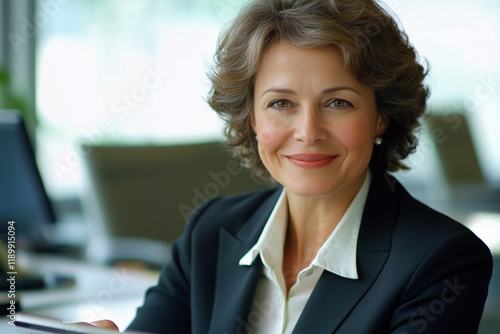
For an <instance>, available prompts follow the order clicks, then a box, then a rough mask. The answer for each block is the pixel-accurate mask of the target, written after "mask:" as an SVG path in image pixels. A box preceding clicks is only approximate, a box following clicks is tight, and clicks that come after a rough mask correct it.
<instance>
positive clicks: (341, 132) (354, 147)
mask: <svg viewBox="0 0 500 334" xmlns="http://www.w3.org/2000/svg"><path fill="white" fill-rule="evenodd" d="M372 132H373V129H372V128H371V127H369V126H367V125H366V123H362V122H361V123H351V124H346V125H345V126H343V127H340V128H339V129H338V131H336V133H337V139H338V140H339V141H340V142H341V143H342V146H344V147H345V148H346V149H347V150H349V151H351V153H356V152H358V153H360V154H361V153H363V152H371V148H372V141H373V137H374V135H373V133H372Z"/></svg>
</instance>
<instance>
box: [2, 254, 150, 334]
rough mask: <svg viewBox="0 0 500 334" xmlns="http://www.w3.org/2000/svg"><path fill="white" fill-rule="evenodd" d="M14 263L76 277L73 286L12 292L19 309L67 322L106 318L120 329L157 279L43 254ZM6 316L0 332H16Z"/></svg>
mask: <svg viewBox="0 0 500 334" xmlns="http://www.w3.org/2000/svg"><path fill="white" fill-rule="evenodd" d="M18 265H22V266H23V267H25V268H33V269H35V270H39V271H42V272H43V271H46V272H56V273H60V274H67V275H72V276H73V277H75V278H76V284H75V285H74V286H70V287H61V288H55V289H47V290H37V291H28V292H23V293H21V294H18V293H16V295H17V297H19V298H20V299H19V300H20V303H21V307H22V312H24V313H30V314H35V315H40V316H47V317H51V318H57V319H61V320H64V321H69V322H73V321H85V322H90V321H95V320H101V319H110V320H113V321H114V322H115V323H116V324H117V325H118V327H119V328H120V330H124V329H125V328H126V327H127V325H128V324H129V323H130V322H131V321H132V319H133V317H134V315H135V311H136V309H137V307H139V306H140V305H141V304H142V302H143V300H144V294H145V292H146V290H147V289H148V288H149V287H151V286H153V285H155V284H156V282H157V279H158V273H157V272H149V271H141V270H136V269H131V268H124V267H122V268H111V267H105V266H102V265H98V264H91V263H88V262H83V261H77V260H73V259H66V258H61V257H54V256H47V255H30V256H27V255H23V256H18ZM9 320H10V319H9V318H8V317H7V316H2V318H1V319H0V333H2V334H4V333H5V334H10V333H16V331H15V330H14V328H13V327H12V326H10V325H9V324H8V321H9Z"/></svg>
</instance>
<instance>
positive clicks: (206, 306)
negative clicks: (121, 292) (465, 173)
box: [129, 174, 492, 334]
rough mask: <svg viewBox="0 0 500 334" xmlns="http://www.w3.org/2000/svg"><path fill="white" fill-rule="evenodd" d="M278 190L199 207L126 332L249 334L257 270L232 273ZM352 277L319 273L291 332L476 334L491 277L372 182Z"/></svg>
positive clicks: (455, 238) (399, 193)
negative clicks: (356, 274)
mask: <svg viewBox="0 0 500 334" xmlns="http://www.w3.org/2000/svg"><path fill="white" fill-rule="evenodd" d="M280 191H281V189H274V190H264V191H258V192H253V193H248V194H242V195H236V196H232V197H227V198H216V199H213V200H210V201H208V202H207V203H205V204H204V205H202V206H201V207H199V208H197V209H196V210H195V212H194V213H193V214H192V216H191V217H190V219H189V220H188V223H187V226H186V229H185V232H184V234H183V235H182V236H181V237H180V238H179V239H178V240H177V241H176V242H175V244H174V245H173V250H172V260H171V261H170V262H169V263H168V264H167V265H166V266H165V267H164V268H163V270H162V272H161V275H160V279H159V282H158V285H157V286H155V287H153V288H151V289H150V290H149V291H148V292H147V294H146V299H145V302H144V305H143V306H142V307H140V308H139V309H138V310H137V315H136V318H135V319H134V320H133V322H132V323H131V325H130V327H129V329H131V330H132V329H133V330H142V331H148V332H153V333H183V334H185V333H199V334H207V333H217V334H227V333H238V334H239V333H252V332H253V330H254V329H255V327H256V325H258V322H259V317H265V316H266V307H264V306H263V307H262V308H261V309H260V312H257V313H255V312H256V311H254V312H252V313H254V314H249V312H250V309H251V308H250V307H251V304H252V302H253V296H254V292H255V288H256V285H257V281H258V278H259V275H260V273H261V269H262V263H261V262H260V260H259V258H257V259H256V261H255V262H254V264H253V265H252V266H239V265H238V261H239V260H240V258H241V257H242V256H243V255H244V254H245V253H247V252H248V251H249V249H250V248H251V247H252V246H253V245H254V244H255V243H256V242H257V239H258V238H259V236H260V234H261V231H262V229H263V227H264V225H265V223H266V221H267V219H268V217H269V215H270V213H271V211H272V209H273V207H274V205H275V203H276V201H277V199H278V196H279V194H280ZM357 265H358V275H359V279H358V280H351V279H346V278H343V277H340V276H337V275H335V274H332V273H330V272H327V271H324V272H323V274H322V276H321V277H320V279H319V281H318V283H317V285H316V287H315V289H314V291H313V292H312V294H311V296H310V298H309V300H308V302H307V304H306V306H305V308H304V311H303V313H302V315H301V317H300V318H299V320H298V322H297V325H296V327H295V330H294V333H308V334H313V333H339V334H340V333H342V334H344V333H345V334H353V333H354V334H363V333H397V334H405V333H439V334H443V333H461V334H467V333H477V328H478V325H479V321H480V318H481V314H482V311H483V307H484V302H485V299H486V296H487V290H488V283H489V280H490V278H491V271H492V258H491V253H490V251H489V249H488V248H487V247H486V246H485V245H484V243H483V242H482V241H480V240H479V239H478V238H477V237H476V236H475V235H474V234H473V233H472V232H471V231H469V230H468V229H467V228H465V227H464V226H463V225H461V224H459V223H457V222H455V221H454V220H452V219H450V218H448V217H446V216H444V215H442V214H440V213H438V212H436V211H434V210H432V209H430V208H429V207H427V206H425V205H423V204H422V203H420V202H418V201H417V200H415V199H414V198H412V197H411V196H410V195H409V194H408V193H407V192H406V190H405V189H404V188H403V187H402V186H401V184H399V183H398V182H397V181H396V180H395V179H394V178H392V177H391V176H389V175H388V174H384V175H374V177H373V180H372V184H371V187H370V191H369V194H368V198H367V202H366V205H365V209H364V213H363V218H362V222H361V228H360V232H359V239H358V247H357Z"/></svg>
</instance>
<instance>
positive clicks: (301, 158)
mask: <svg viewBox="0 0 500 334" xmlns="http://www.w3.org/2000/svg"><path fill="white" fill-rule="evenodd" d="M286 158H287V159H288V160H290V162H291V163H293V164H294V165H296V166H298V167H300V168H303V169H317V168H321V167H324V166H326V165H328V164H330V163H331V162H332V161H333V160H335V158H337V155H331V154H293V155H287V156H286Z"/></svg>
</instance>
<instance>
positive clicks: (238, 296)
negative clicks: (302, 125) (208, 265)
mask: <svg viewBox="0 0 500 334" xmlns="http://www.w3.org/2000/svg"><path fill="white" fill-rule="evenodd" d="M280 193H281V191H280V190H277V191H276V192H275V193H273V195H272V196H270V197H269V198H268V199H267V200H266V201H264V202H263V204H262V205H261V206H260V207H259V208H258V209H257V211H256V212H255V213H254V214H253V215H252V217H251V218H250V219H249V220H248V222H247V223H245V225H243V227H242V228H241V229H240V230H239V231H237V232H236V235H233V234H232V233H231V232H229V231H227V230H221V231H220V234H219V248H218V256H217V273H216V285H215V297H214V308H213V313H212V321H211V325H210V331H209V333H217V334H221V333H224V334H225V333H234V332H241V333H246V329H245V327H246V320H247V317H248V314H249V312H250V307H251V304H252V300H253V297H254V293H255V288H256V287H257V283H258V279H259V276H260V273H261V271H262V262H261V261H260V258H256V259H255V261H254V262H253V265H252V266H240V265H239V261H240V259H241V258H242V257H243V255H245V254H246V253H247V252H248V251H249V250H250V248H252V247H253V245H254V244H255V243H256V242H257V240H258V238H259V236H260V234H261V232H262V229H263V228H264V225H265V223H266V222H267V219H268V217H269V215H270V214H271V211H272V210H273V208H274V205H275V204H276V201H277V199H278V196H279V194H280Z"/></svg>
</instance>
